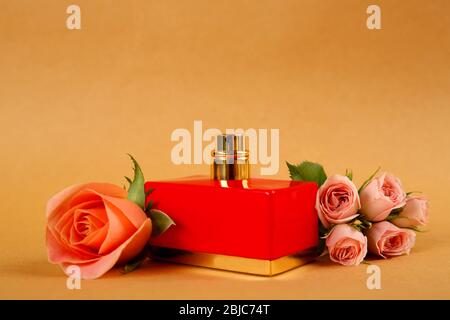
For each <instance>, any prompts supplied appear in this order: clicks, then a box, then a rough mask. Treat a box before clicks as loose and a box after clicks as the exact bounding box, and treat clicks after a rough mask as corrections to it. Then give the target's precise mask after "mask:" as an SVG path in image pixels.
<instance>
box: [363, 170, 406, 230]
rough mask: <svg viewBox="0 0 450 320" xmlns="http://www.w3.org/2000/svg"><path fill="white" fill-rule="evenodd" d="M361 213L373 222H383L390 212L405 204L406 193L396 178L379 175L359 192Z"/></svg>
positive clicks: (385, 174) (383, 174) (385, 173)
mask: <svg viewBox="0 0 450 320" xmlns="http://www.w3.org/2000/svg"><path fill="white" fill-rule="evenodd" d="M359 196H360V198H361V212H362V213H363V215H364V217H365V218H366V219H367V220H369V221H373V222H378V221H383V220H385V219H386V218H387V217H388V215H389V214H390V213H391V211H392V210H394V209H397V208H401V207H403V206H404V205H405V204H406V193H405V192H404V191H403V189H402V184H401V182H400V180H399V179H398V178H396V177H395V176H393V175H392V174H390V173H387V172H384V173H381V174H380V175H379V176H378V177H376V178H374V179H373V180H372V181H370V182H369V184H368V185H367V186H366V187H365V188H364V189H363V190H361V192H360V194H359Z"/></svg>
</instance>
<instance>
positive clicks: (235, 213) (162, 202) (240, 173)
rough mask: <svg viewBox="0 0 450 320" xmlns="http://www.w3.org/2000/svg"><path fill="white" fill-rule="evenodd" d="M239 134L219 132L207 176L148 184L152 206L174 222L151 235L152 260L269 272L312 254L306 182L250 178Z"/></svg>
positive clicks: (311, 197) (311, 198)
mask: <svg viewBox="0 0 450 320" xmlns="http://www.w3.org/2000/svg"><path fill="white" fill-rule="evenodd" d="M248 156H249V154H248V151H247V150H245V147H244V138H243V136H240V135H220V136H218V137H217V144H216V150H215V151H214V152H213V157H214V163H213V164H212V166H211V177H203V176H194V177H188V178H183V179H177V180H172V181H157V182H155V181H150V182H147V183H146V185H145V188H146V191H147V190H149V189H150V188H153V189H154V191H153V192H152V193H151V194H150V195H149V196H148V197H147V202H148V201H150V200H153V202H154V208H156V209H160V210H162V211H164V212H165V213H167V214H168V215H169V216H170V217H171V218H172V219H173V220H174V221H175V223H176V225H175V226H173V227H171V228H169V230H167V231H166V232H165V233H164V234H162V235H161V236H160V237H158V238H155V239H153V240H152V242H151V243H152V247H153V249H152V257H153V258H156V259H160V260H166V261H172V262H178V263H185V264H191V265H198V266H203V267H211V268H217V269H224V270H231V271H238V272H245V273H252V274H259V275H275V274H278V273H281V272H284V271H287V270H289V269H292V268H294V267H297V266H299V265H302V264H305V263H306V262H309V261H311V260H312V259H313V258H314V255H315V252H316V248H317V245H318V219H317V213H316V211H315V208H314V203H315V198H316V192H317V185H316V184H315V183H313V182H299V181H285V180H271V179H252V178H250V165H249V157H248Z"/></svg>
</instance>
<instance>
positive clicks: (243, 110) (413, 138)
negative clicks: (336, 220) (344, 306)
mask: <svg viewBox="0 0 450 320" xmlns="http://www.w3.org/2000/svg"><path fill="white" fill-rule="evenodd" d="M71 3H76V4H78V5H80V6H81V8H82V30H80V31H69V30H67V29H66V27H65V19H66V16H67V15H66V13H65V11H66V7H67V6H68V5H69V4H71ZM370 3H376V4H379V5H380V6H381V8H382V27H383V29H382V30H379V31H369V30H368V29H367V28H366V27H365V21H366V17H367V15H366V13H365V11H366V8H367V6H368V5H369V4H370ZM449 12H450V2H449V1H448V0H433V1H427V0H421V1H413V0H408V1H407V0H402V1H399V0H397V1H382V0H377V1H370V2H369V1H356V0H353V1H350V0H345V1H344V0H339V1H338V0H335V1H331V0H329V1H312V0H292V1H287V0H284V1H275V0H273V1H268V0H263V1H261V0H249V1H244V0H239V1H238V0H215V1H207V0H203V1H200V0H164V1H162V0H157V1H144V0H127V1H125V0H123V1H114V2H113V1H106V0H102V1H100V0H91V1H87V0H77V1H56V0H55V1H50V0H41V1H32V0H29V1H24V0H14V1H11V0H0V111H1V118H0V125H1V134H0V146H1V160H0V161H1V162H0V167H1V171H0V172H1V183H0V192H1V200H2V201H1V202H0V210H1V211H0V212H1V216H0V219H1V220H0V223H1V226H2V228H1V232H0V246H1V247H0V248H1V261H0V297H1V298H450V283H449V278H448V274H449V271H450V270H449V267H450V265H449V262H450V255H449V249H450V239H449V236H448V232H449V231H448V230H449V228H450V217H449V214H450V211H449V209H450V207H449V205H448V194H449V190H450V174H449V164H450V148H449V147H448V143H449V138H450V130H449V120H450V105H449V103H450V15H449ZM196 119H198V120H203V124H204V127H205V128H211V127H217V128H221V129H225V128H236V127H243V128H250V127H253V128H279V129H280V133H281V146H280V147H281V150H280V158H281V160H282V161H284V160H289V161H292V162H299V161H301V160H304V159H309V160H314V161H318V162H321V163H323V164H324V165H325V166H326V169H327V171H328V172H329V173H335V172H341V173H342V172H344V171H345V169H346V168H352V169H353V170H354V172H355V180H356V181H357V182H358V183H360V182H361V181H362V180H363V179H364V178H365V177H367V176H368V175H369V174H370V173H371V172H372V171H373V170H374V169H375V168H376V167H378V166H379V165H381V166H383V168H385V169H388V170H390V171H392V172H394V173H395V174H396V175H398V176H400V177H401V178H402V180H403V183H404V185H405V187H406V189H408V190H422V191H424V192H425V193H426V194H428V195H429V197H430V198H431V209H432V220H431V223H430V226H429V232H427V233H424V234H419V235H418V240H417V245H416V247H415V248H414V250H413V254H412V255H410V256H405V257H400V258H397V259H393V260H389V261H376V262H374V263H376V264H378V265H379V266H380V267H381V269H382V290H373V291H370V290H368V289H367V288H366V278H367V274H366V267H367V266H366V265H360V266H359V267H354V268H345V267H341V266H338V265H333V264H330V263H328V262H326V261H324V262H318V263H314V264H310V265H308V266H305V267H303V268H299V269H296V270H294V271H292V272H288V273H286V274H283V275H280V276H278V277H274V278H259V277H253V276H247V275H241V274H234V273H228V272H220V271H214V270H207V269H200V268H192V267H184V266H177V265H170V264H160V263H155V264H153V265H151V266H149V267H148V268H145V269H141V270H139V271H136V272H135V273H132V274H129V275H126V276H123V275H121V274H119V273H118V272H117V271H112V272H110V273H109V274H108V275H106V276H105V277H104V278H101V279H99V280H95V281H83V282H82V290H79V291H70V290H67V289H66V287H65V280H66V278H65V277H64V276H63V274H62V272H61V271H60V270H59V268H58V267H57V266H54V265H51V264H49V263H48V262H47V260H46V251H45V242H44V223H45V221H44V207H45V203H46V201H47V199H48V198H49V197H50V196H52V195H53V194H54V193H56V192H57V191H59V190H61V189H62V188H64V187H66V186H68V185H70V184H74V183H78V182H87V181H110V182H113V183H117V184H119V183H120V184H121V183H122V181H123V178H122V176H123V175H125V174H129V173H130V172H131V166H130V163H129V160H128V159H127V157H126V156H125V153H127V152H129V153H132V154H133V155H135V157H136V158H137V159H138V160H139V161H140V163H141V165H142V167H143V169H144V173H145V174H146V176H147V178H151V179H162V178H169V177H178V176H183V175H191V174H198V173H207V170H208V168H207V167H206V166H174V165H173V164H172V163H171V161H170V150H171V148H172V146H173V145H174V144H173V143H172V142H171V141H170V133H171V132H172V130H174V129H175V128H179V127H184V128H188V129H191V128H192V125H193V121H194V120H196ZM277 177H278V178H287V177H288V175H287V170H286V169H285V167H284V165H283V164H281V166H280V171H279V174H278V175H277Z"/></svg>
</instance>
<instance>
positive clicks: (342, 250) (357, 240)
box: [326, 224, 367, 266]
mask: <svg viewBox="0 0 450 320" xmlns="http://www.w3.org/2000/svg"><path fill="white" fill-rule="evenodd" d="M326 245H327V247H328V252H329V253H330V259H331V260H332V261H334V262H337V263H340V264H342V265H344V266H356V265H358V264H360V263H361V261H363V259H364V257H365V256H366V254H367V238H366V237H365V236H364V235H363V234H362V233H361V232H359V231H358V230H356V229H355V228H353V227H351V226H349V225H348V224H338V225H337V226H335V227H334V228H333V230H332V231H331V233H330V234H329V235H328V237H327V240H326Z"/></svg>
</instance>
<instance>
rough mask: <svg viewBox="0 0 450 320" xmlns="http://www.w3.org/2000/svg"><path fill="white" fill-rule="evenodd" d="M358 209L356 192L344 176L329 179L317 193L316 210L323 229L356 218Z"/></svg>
mask: <svg viewBox="0 0 450 320" xmlns="http://www.w3.org/2000/svg"><path fill="white" fill-rule="evenodd" d="M360 207H361V205H360V203H359V196H358V190H357V189H356V187H355V184H354V183H353V182H352V181H351V180H350V179H349V178H347V177H346V176H341V175H334V176H331V177H329V178H328V179H327V180H326V181H325V183H324V184H323V185H322V186H321V187H320V188H319V191H318V192H317V198H316V209H317V213H318V215H319V219H320V221H321V222H322V224H323V225H324V227H325V228H329V227H330V225H331V224H339V223H345V222H348V221H350V220H352V219H354V218H356V217H357V216H358V213H357V212H358V209H359V208H360Z"/></svg>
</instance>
